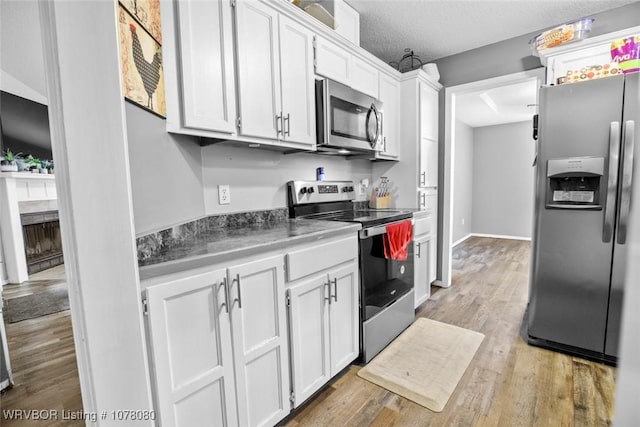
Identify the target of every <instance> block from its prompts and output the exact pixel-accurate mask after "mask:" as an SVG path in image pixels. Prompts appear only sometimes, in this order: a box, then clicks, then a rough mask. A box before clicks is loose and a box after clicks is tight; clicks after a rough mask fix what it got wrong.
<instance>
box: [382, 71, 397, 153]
mask: <svg viewBox="0 0 640 427" xmlns="http://www.w3.org/2000/svg"><path fill="white" fill-rule="evenodd" d="M380 101H382V124H383V126H382V136H383V147H384V154H385V156H389V157H394V158H397V157H398V151H399V148H400V147H399V139H400V136H399V135H400V82H398V81H397V80H396V79H394V78H393V77H391V76H388V75H386V74H384V73H380ZM381 154H382V153H381Z"/></svg>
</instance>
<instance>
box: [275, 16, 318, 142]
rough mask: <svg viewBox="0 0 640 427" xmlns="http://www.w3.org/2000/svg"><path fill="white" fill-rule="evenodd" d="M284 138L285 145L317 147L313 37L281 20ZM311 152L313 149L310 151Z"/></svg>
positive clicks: (308, 32) (305, 30) (286, 20)
mask: <svg viewBox="0 0 640 427" xmlns="http://www.w3.org/2000/svg"><path fill="white" fill-rule="evenodd" d="M280 74H281V87H282V115H283V119H282V121H283V130H282V132H283V134H284V139H285V140H286V141H288V142H300V143H304V144H309V145H312V146H314V145H315V143H316V109H315V105H316V100H315V79H314V76H313V33H312V32H311V31H309V30H308V29H306V28H305V27H303V26H302V25H300V24H298V23H296V22H294V21H293V20H291V19H289V18H287V17H285V16H282V15H281V16H280ZM310 148H313V147H310Z"/></svg>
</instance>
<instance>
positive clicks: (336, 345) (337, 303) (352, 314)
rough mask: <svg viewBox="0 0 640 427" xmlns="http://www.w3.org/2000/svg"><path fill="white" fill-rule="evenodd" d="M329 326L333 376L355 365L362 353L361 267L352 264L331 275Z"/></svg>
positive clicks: (338, 269) (354, 263)
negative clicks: (350, 365) (360, 316)
mask: <svg viewBox="0 0 640 427" xmlns="http://www.w3.org/2000/svg"><path fill="white" fill-rule="evenodd" d="M329 288H330V290H331V293H330V298H331V300H330V304H329V325H330V336H331V376H334V375H336V374H337V373H338V372H340V371H341V370H342V369H344V368H345V367H346V366H347V365H349V364H350V363H351V362H353V361H354V360H355V359H356V358H357V357H358V354H359V353H360V324H359V315H358V301H359V294H360V286H359V280H358V264H357V263H356V262H355V261H352V262H350V263H349V264H347V265H346V266H344V267H340V268H337V269H334V270H331V271H330V272H329Z"/></svg>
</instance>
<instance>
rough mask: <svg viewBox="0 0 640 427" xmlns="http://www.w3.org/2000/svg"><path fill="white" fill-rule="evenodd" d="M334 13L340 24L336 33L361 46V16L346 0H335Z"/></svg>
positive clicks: (336, 20)
mask: <svg viewBox="0 0 640 427" xmlns="http://www.w3.org/2000/svg"><path fill="white" fill-rule="evenodd" d="M333 13H334V18H335V22H336V23H337V24H338V26H337V28H336V33H338V34H340V35H341V36H343V37H345V38H346V39H347V40H349V41H350V42H351V43H353V44H355V45H356V46H360V14H359V13H358V11H357V10H355V9H354V8H352V7H351V6H349V5H348V4H347V3H346V2H345V1H344V0H333Z"/></svg>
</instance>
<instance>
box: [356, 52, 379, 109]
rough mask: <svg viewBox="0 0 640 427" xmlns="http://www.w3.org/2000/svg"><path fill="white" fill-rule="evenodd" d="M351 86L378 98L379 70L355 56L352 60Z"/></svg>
mask: <svg viewBox="0 0 640 427" xmlns="http://www.w3.org/2000/svg"><path fill="white" fill-rule="evenodd" d="M351 87H352V88H354V89H355V90H358V91H360V92H362V93H366V94H367V95H369V96H371V97H373V98H376V99H378V70H377V69H376V68H375V67H373V66H372V65H369V64H367V63H366V62H364V61H363V60H362V59H360V58H358V57H355V56H354V57H353V59H352V62H351Z"/></svg>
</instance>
